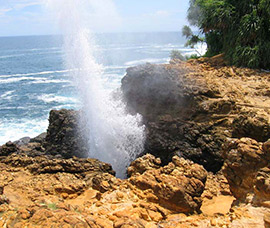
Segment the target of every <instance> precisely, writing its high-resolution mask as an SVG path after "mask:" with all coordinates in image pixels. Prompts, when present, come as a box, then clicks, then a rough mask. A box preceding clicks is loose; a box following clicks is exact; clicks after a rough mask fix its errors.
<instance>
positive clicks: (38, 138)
mask: <svg viewBox="0 0 270 228" xmlns="http://www.w3.org/2000/svg"><path fill="white" fill-rule="evenodd" d="M46 136H47V133H46V132H43V133H41V134H40V135H38V136H36V137H34V138H32V139H30V141H29V142H31V143H40V144H42V143H43V142H44V141H45V139H46Z"/></svg>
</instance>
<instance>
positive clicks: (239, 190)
mask: <svg viewBox="0 0 270 228" xmlns="http://www.w3.org/2000/svg"><path fill="white" fill-rule="evenodd" d="M268 144H269V142H267V143H265V144H262V143H259V142H257V141H256V140H253V139H250V138H241V139H230V140H229V141H228V143H226V144H225V145H224V151H223V156H224V159H225V162H224V166H223V173H224V175H225V177H226V178H227V180H228V182H229V185H230V189H231V192H232V193H233V195H234V196H235V197H236V198H237V199H240V200H244V199H245V198H246V196H247V194H248V193H253V192H254V190H253V189H254V185H256V189H257V190H258V189H262V188H265V187H267V181H266V182H265V180H266V179H267V178H269V176H268V169H266V168H264V167H266V166H267V165H268V164H269V162H270V150H269V146H268ZM262 168H264V169H262ZM261 169H262V170H261ZM259 171H260V172H259ZM264 191H267V188H266V189H265V190H264ZM264 191H263V192H261V193H259V194H262V195H264Z"/></svg>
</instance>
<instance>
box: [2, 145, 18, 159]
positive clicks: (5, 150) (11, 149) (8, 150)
mask: <svg viewBox="0 0 270 228" xmlns="http://www.w3.org/2000/svg"><path fill="white" fill-rule="evenodd" d="M19 151H20V149H19V148H18V146H17V145H16V144H15V143H12V142H7V143H6V144H4V145H3V146H1V147H0V156H8V155H10V154H12V153H18V152H19Z"/></svg>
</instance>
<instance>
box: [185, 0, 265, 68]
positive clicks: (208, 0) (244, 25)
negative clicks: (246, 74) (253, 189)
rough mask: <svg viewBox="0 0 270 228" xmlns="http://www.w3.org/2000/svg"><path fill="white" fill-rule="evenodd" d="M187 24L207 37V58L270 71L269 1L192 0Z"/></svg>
mask: <svg viewBox="0 0 270 228" xmlns="http://www.w3.org/2000/svg"><path fill="white" fill-rule="evenodd" d="M188 20H189V22H190V24H191V25H195V26H197V27H199V29H200V31H201V32H202V33H203V34H205V41H206V43H207V47H208V51H207V55H208V56H213V55H216V54H219V53H222V52H223V53H224V54H225V58H226V59H227V60H228V61H229V62H230V63H231V64H234V65H238V66H247V67H251V68H269V67H270V1H269V0H248V1H247V0H190V7H189V10H188Z"/></svg>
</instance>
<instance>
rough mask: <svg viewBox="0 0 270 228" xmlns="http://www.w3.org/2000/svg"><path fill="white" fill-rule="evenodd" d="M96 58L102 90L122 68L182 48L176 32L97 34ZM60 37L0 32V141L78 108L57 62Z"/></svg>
mask: <svg viewBox="0 0 270 228" xmlns="http://www.w3.org/2000/svg"><path fill="white" fill-rule="evenodd" d="M95 37H96V43H97V45H98V52H97V53H96V59H97V62H98V63H100V64H102V65H103V66H104V74H105V76H106V78H107V79H108V81H109V83H108V84H107V86H108V89H111V90H113V89H116V88H117V87H119V86H120V82H121V79H122V77H123V76H124V75H125V72H126V68H128V67H131V66H135V65H138V64H144V63H146V62H149V63H166V62H169V60H170V58H169V56H170V52H171V51H172V50H179V51H181V52H182V53H183V54H193V53H194V50H192V49H189V48H186V47H184V43H185V40H184V38H183V37H181V34H180V33H177V32H170V33H130V34H127V33H126V34H98V35H96V36H95ZM62 45H63V39H62V37H61V36H27V37H0V144H3V143H5V142H7V141H9V140H11V141H14V140H17V139H19V138H22V137H25V136H29V137H35V136H37V135H38V134H40V133H42V132H44V131H46V129H47V126H48V115H49V111H50V110H51V109H61V108H69V109H71V108H72V109H78V108H79V102H78V99H77V97H78V95H77V91H76V89H75V88H74V86H73V83H72V81H71V79H70V78H71V77H70V75H71V74H72V69H66V67H65V64H64V62H63V59H64V58H63V56H64V54H65V53H64V52H63V50H62Z"/></svg>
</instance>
